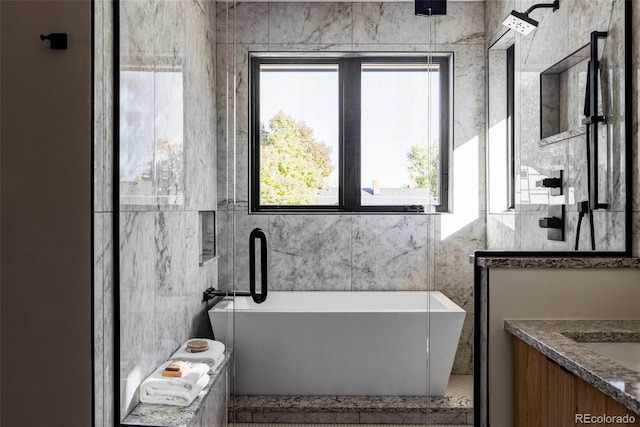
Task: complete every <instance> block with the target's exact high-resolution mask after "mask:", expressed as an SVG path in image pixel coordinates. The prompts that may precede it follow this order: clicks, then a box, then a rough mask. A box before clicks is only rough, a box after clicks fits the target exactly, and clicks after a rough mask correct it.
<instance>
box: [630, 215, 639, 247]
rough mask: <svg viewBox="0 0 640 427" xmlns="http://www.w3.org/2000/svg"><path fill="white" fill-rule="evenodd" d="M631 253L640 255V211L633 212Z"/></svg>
mask: <svg viewBox="0 0 640 427" xmlns="http://www.w3.org/2000/svg"><path fill="white" fill-rule="evenodd" d="M631 224H632V228H631V233H632V234H631V255H633V256H634V257H640V213H638V212H635V211H634V212H633V213H632V214H631Z"/></svg>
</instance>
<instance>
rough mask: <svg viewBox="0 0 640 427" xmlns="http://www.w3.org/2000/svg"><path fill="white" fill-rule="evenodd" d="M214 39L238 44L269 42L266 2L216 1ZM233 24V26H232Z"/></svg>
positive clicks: (267, 5) (267, 7)
mask: <svg viewBox="0 0 640 427" xmlns="http://www.w3.org/2000/svg"><path fill="white" fill-rule="evenodd" d="M216 6H217V7H216V41H217V42H218V43H232V42H233V41H234V40H235V42H236V43H239V44H246V43H268V42H269V4H268V3H248V2H246V3H245V2H242V3H235V4H232V3H225V2H217V3H216ZM234 24H235V26H234Z"/></svg>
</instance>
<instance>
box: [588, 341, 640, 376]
mask: <svg viewBox="0 0 640 427" xmlns="http://www.w3.org/2000/svg"><path fill="white" fill-rule="evenodd" d="M580 344H582V345H584V346H585V347H587V348H588V349H589V350H592V351H594V352H596V353H599V354H601V355H602V356H604V357H606V358H608V359H611V360H613V361H614V362H617V363H619V364H621V365H622V366H624V367H625V368H627V369H631V370H632V371H638V372H640V342H581V343H580Z"/></svg>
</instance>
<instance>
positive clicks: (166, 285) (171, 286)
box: [154, 211, 200, 297]
mask: <svg viewBox="0 0 640 427" xmlns="http://www.w3.org/2000/svg"><path fill="white" fill-rule="evenodd" d="M199 238H200V237H199V232H198V213H197V212H192V211H186V212H185V211H180V212H169V211H165V212H158V213H156V214H155V240H154V243H155V245H154V249H155V253H156V255H155V276H156V283H157V285H156V286H157V287H156V295H157V296H158V297H164V296H174V297H175V296H184V295H186V294H187V292H188V287H189V286H192V283H193V272H194V270H196V269H197V268H198V263H199V260H200V254H199V241H198V239H199Z"/></svg>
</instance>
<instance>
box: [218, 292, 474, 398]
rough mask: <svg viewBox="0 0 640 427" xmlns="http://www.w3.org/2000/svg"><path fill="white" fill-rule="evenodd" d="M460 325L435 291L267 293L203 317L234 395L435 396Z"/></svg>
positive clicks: (458, 313) (224, 304)
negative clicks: (226, 364) (227, 364)
mask: <svg viewBox="0 0 640 427" xmlns="http://www.w3.org/2000/svg"><path fill="white" fill-rule="evenodd" d="M234 312H235V313H234ZM464 316H465V311H464V310H462V309H461V308H460V307H458V306H457V305H456V304H454V303H453V302H452V301H451V300H449V299H448V298H447V297H445V296H444V295H443V294H442V293H440V292H269V294H268V297H267V300H266V301H265V302H264V303H262V304H255V303H254V302H253V301H252V300H251V298H248V297H236V298H235V301H233V300H231V299H229V300H223V301H221V302H220V303H218V304H217V305H215V306H214V307H213V308H211V310H209V318H210V320H211V325H212V327H213V332H214V334H215V337H216V339H217V340H220V341H222V342H224V343H225V344H226V345H227V346H229V347H231V348H233V351H234V353H233V354H234V356H235V361H234V363H235V392H236V393H237V394H242V395H289V396H292V395H294V396H305V395H306V396H308V395H363V396H396V395H399V396H425V395H429V396H440V395H443V394H444V392H445V389H446V386H447V383H448V381H449V375H450V373H451V366H452V364H453V359H454V356H455V352H456V348H457V345H458V340H459V338H460V332H461V330H462V323H463V320H464ZM427 345H428V346H429V357H428V362H427Z"/></svg>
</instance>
